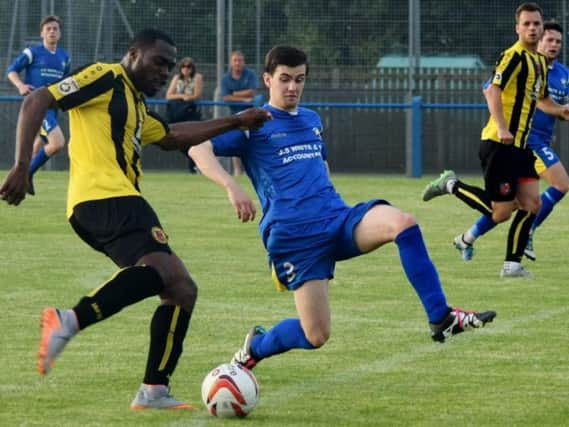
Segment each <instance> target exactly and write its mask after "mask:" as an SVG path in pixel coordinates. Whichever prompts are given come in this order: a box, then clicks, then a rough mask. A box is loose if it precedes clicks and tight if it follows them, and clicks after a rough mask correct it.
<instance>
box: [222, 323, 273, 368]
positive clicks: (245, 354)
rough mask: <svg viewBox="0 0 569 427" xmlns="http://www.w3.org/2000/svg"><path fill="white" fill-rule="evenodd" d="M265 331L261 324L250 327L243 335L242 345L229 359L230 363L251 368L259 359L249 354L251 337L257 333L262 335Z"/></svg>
mask: <svg viewBox="0 0 569 427" xmlns="http://www.w3.org/2000/svg"><path fill="white" fill-rule="evenodd" d="M266 332H267V331H266V329H265V328H264V327H262V326H258V325H257V326H253V328H251V330H250V331H249V332H248V333H247V335H246V336H245V341H244V342H243V345H242V346H241V348H240V349H239V350H237V352H236V353H235V355H234V356H233V358H232V359H231V363H235V364H239V365H241V366H243V367H245V368H247V369H253V368H254V367H255V365H256V364H257V363H259V362H260V361H261V359H259V358H256V357H254V356H253V355H252V354H251V341H253V337H255V336H257V335H263V334H265V333H266Z"/></svg>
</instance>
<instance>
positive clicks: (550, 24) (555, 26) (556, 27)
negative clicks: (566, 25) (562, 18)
mask: <svg viewBox="0 0 569 427" xmlns="http://www.w3.org/2000/svg"><path fill="white" fill-rule="evenodd" d="M547 30H550V31H557V32H559V33H561V34H563V27H562V26H561V25H560V24H559V23H558V22H557V21H554V20H551V21H547V22H546V23H545V24H543V31H547Z"/></svg>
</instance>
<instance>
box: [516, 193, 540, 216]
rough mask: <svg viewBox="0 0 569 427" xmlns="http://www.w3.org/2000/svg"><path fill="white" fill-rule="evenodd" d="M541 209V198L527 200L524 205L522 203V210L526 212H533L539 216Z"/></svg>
mask: <svg viewBox="0 0 569 427" xmlns="http://www.w3.org/2000/svg"><path fill="white" fill-rule="evenodd" d="M540 208H541V198H540V197H539V196H537V197H530V198H528V199H527V200H524V202H523V203H520V209H523V210H524V211H526V212H532V213H534V214H537V213H538V212H539V209H540Z"/></svg>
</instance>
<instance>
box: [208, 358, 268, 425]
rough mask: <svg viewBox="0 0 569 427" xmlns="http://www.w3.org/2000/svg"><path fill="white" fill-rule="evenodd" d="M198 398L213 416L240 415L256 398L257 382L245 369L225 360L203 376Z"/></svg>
mask: <svg viewBox="0 0 569 427" xmlns="http://www.w3.org/2000/svg"><path fill="white" fill-rule="evenodd" d="M202 400H203V403H204V404H205V406H206V407H207V409H208V411H209V412H210V414H211V415H213V416H215V417H221V418H231V417H239V418H243V417H245V416H247V414H248V413H249V412H251V411H252V410H253V408H254V407H255V405H257V402H258V401H259V383H257V379H256V378H255V375H253V372H251V371H250V370H249V369H247V368H244V367H243V366H241V365H238V364H232V363H225V364H223V365H219V366H218V367H216V368H214V369H212V370H211V371H210V373H209V374H207V375H206V377H205V378H204V380H203V382H202Z"/></svg>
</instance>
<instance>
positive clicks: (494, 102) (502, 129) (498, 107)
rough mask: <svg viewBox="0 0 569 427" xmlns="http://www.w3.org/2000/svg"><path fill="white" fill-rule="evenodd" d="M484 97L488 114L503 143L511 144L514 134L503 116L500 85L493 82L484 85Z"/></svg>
mask: <svg viewBox="0 0 569 427" xmlns="http://www.w3.org/2000/svg"><path fill="white" fill-rule="evenodd" d="M483 92H484V97H485V98H486V103H487V105H488V110H489V111H490V115H491V116H492V118H493V119H494V121H495V122H496V127H497V128H498V136H499V138H500V140H501V141H502V142H503V143H504V144H508V145H509V144H512V143H513V142H514V136H513V135H512V133H511V132H510V130H509V129H508V125H507V123H506V119H505V118H504V109H503V106H502V89H501V88H500V86H498V85H495V84H490V85H488V87H485V88H484V90H483Z"/></svg>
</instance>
